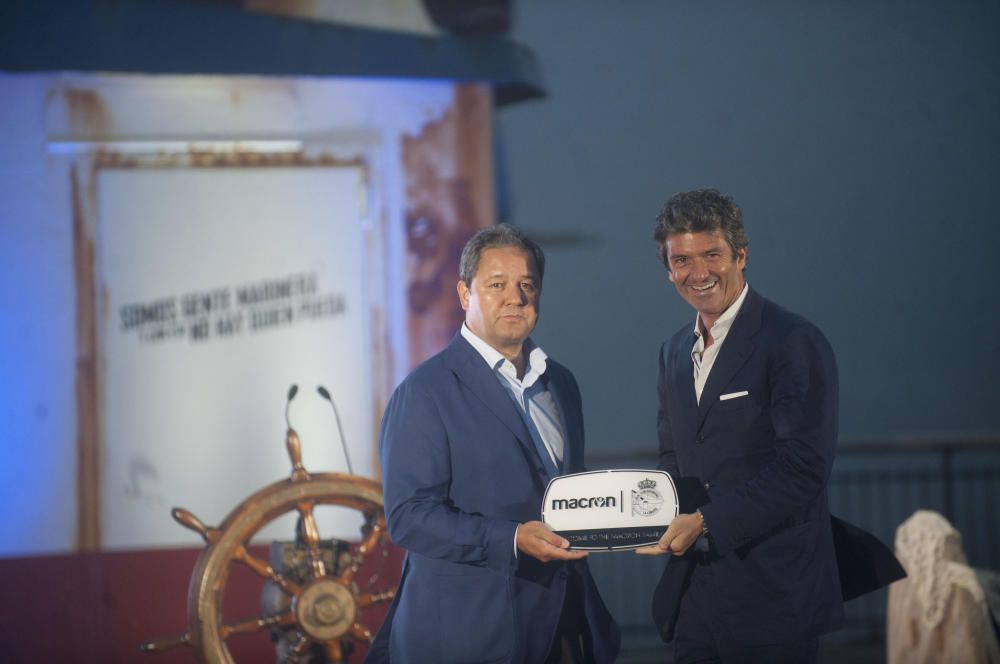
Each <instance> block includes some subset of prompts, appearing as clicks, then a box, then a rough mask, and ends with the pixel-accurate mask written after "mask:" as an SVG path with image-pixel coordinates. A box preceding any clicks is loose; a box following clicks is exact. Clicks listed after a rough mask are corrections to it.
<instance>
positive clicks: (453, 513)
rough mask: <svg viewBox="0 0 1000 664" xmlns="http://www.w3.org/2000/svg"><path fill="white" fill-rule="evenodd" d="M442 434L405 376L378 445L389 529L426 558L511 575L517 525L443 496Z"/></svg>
mask: <svg viewBox="0 0 1000 664" xmlns="http://www.w3.org/2000/svg"><path fill="white" fill-rule="evenodd" d="M449 444H450V441H449V440H448V434H447V431H446V429H445V426H444V422H443V420H442V417H441V414H440V412H439V410H438V407H437V404H436V403H435V401H434V399H433V397H432V396H431V394H430V393H429V392H428V391H427V390H426V389H425V388H424V387H423V386H421V385H419V384H410V383H408V382H404V383H403V384H402V385H401V386H400V387H399V388H397V390H396V392H395V393H394V394H393V396H392V399H390V401H389V405H388V407H387V408H386V412H385V416H384V417H383V419H382V431H381V435H380V437H379V450H380V454H381V459H382V482H383V486H384V490H385V513H386V520H387V522H388V526H389V535H390V536H391V537H392V541H393V543H394V544H396V545H397V546H400V547H403V548H404V549H406V550H408V551H413V552H415V553H419V554H421V555H423V556H426V557H428V558H437V559H442V560H447V561H450V562H453V563H459V564H465V565H473V566H477V567H487V568H490V569H493V570H494V571H497V572H499V573H501V574H507V573H510V572H511V571H512V570H513V568H514V566H515V563H516V560H515V557H514V532H515V529H516V527H517V523H516V522H514V521H506V520H501V519H494V518H490V517H488V516H484V515H482V514H469V513H466V512H463V511H461V510H460V509H458V508H457V507H456V506H455V505H454V504H453V503H452V501H451V500H450V499H449V493H448V491H449V487H450V484H451V472H452V470H451V460H450V457H451V455H450V453H449Z"/></svg>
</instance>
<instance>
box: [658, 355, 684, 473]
mask: <svg viewBox="0 0 1000 664" xmlns="http://www.w3.org/2000/svg"><path fill="white" fill-rule="evenodd" d="M666 352H667V344H664V345H663V346H661V347H660V367H659V374H658V377H657V381H656V393H657V397H658V398H659V409H658V410H657V413H656V432H657V436H658V438H659V441H660V459H659V462H658V463H657V465H656V467H657V469H659V470H665V471H667V472H668V473H670V477H672V478H673V479H674V481H676V480H677V479H678V478H679V477H680V470H679V469H678V467H677V453H676V452H675V451H674V441H673V434H672V433H671V432H670V412H669V410H668V408H667V375H668V374H667V372H668V367H667V363H666V362H665V359H664V354H665V353H666Z"/></svg>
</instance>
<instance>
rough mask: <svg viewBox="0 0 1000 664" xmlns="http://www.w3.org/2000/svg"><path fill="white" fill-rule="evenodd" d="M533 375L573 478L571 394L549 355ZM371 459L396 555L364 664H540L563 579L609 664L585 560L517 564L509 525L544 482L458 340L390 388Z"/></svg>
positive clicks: (482, 372)
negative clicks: (543, 382)
mask: <svg viewBox="0 0 1000 664" xmlns="http://www.w3.org/2000/svg"><path fill="white" fill-rule="evenodd" d="M544 378H545V379H547V380H548V387H549V390H550V391H551V392H552V394H553V396H554V398H555V401H556V403H557V404H558V407H559V410H560V412H561V414H562V418H563V422H564V425H565V432H566V441H565V450H564V462H563V466H564V467H563V471H564V472H577V471H581V470H583V416H582V414H581V410H580V391H579V389H578V387H577V385H576V381H575V379H574V378H573V375H572V374H571V373H570V372H569V371H568V370H567V369H566V368H564V367H563V366H561V365H559V364H558V363H556V362H554V361H552V360H551V359H550V360H548V362H547V369H546V372H545V377H544ZM379 450H380V454H381V460H382V480H383V486H384V490H385V512H386V518H387V521H388V524H389V534H390V535H391V537H392V540H393V542H394V543H395V544H396V545H397V546H400V547H402V548H404V549H406V560H405V562H404V565H403V575H402V579H401V581H400V585H399V590H398V592H397V595H396V599H395V601H394V602H393V605H392V606H391V607H390V610H389V615H388V617H387V618H386V620H385V622H384V623H383V625H382V628H381V629H380V630H379V633H378V635H377V637H376V640H375V643H374V644H373V645H372V648H371V651H370V653H369V657H368V660H367V661H372V662H383V661H392V662H393V663H394V664H397V663H398V664H403V663H406V662H414V663H415V664H426V663H427V662H435V663H445V662H512V663H514V662H516V663H518V664H520V663H522V662H538V661H542V660H543V659H544V658H545V655H546V654H547V653H548V651H549V649H550V647H551V643H552V637H553V635H554V633H555V631H556V627H557V623H558V621H559V616H560V613H561V610H562V605H563V597H564V595H565V592H566V584H567V578H568V577H569V575H571V574H575V575H579V576H580V577H581V580H582V584H583V588H584V593H585V610H586V616H587V621H588V624H589V626H590V631H591V635H592V636H593V649H594V656H595V659H596V661H597V662H611V661H613V660H614V658H615V656H616V654H617V652H618V645H619V634H618V628H617V626H616V625H615V624H614V621H613V620H612V619H611V616H610V615H609V614H608V611H607V609H606V608H605V606H604V604H603V602H602V601H601V598H600V596H599V594H598V592H597V588H596V586H595V585H594V582H593V579H592V578H591V576H590V571H589V568H588V567H587V564H586V561H583V560H581V561H572V562H569V563H565V562H549V563H542V562H539V561H538V560H536V559H534V558H531V557H528V556H524V555H520V556H515V553H514V531H515V528H516V526H517V524H518V523H522V522H525V521H530V520H537V519H539V518H540V515H541V507H542V497H543V494H544V491H545V487H546V486H547V484H548V481H549V477H548V475H547V474H546V470H545V468H544V466H543V465H542V461H541V459H540V457H539V455H538V452H537V451H536V449H535V446H534V444H533V442H532V439H531V436H530V434H529V433H528V429H527V427H526V425H525V423H524V420H523V419H522V416H521V414H520V412H519V410H518V408H517V406H516V404H515V403H514V402H513V400H512V399H511V398H510V395H509V394H508V393H507V392H506V391H505V390H504V388H503V387H502V386H501V385H500V383H499V381H498V380H497V377H496V375H495V374H494V373H493V371H492V370H491V369H490V368H489V367H488V366H487V364H486V362H485V361H484V360H483V358H482V356H481V355H480V354H479V353H478V352H477V351H476V350H475V348H473V347H472V345H471V344H469V342H468V341H466V340H465V339H464V338H463V337H462V336H461V335H456V337H455V338H454V339H453V340H452V342H451V343H450V344H449V346H448V347H447V348H446V349H445V350H444V351H442V352H441V353H439V354H437V355H435V356H434V357H432V358H431V359H429V360H428V361H426V362H424V363H423V364H421V365H420V366H419V367H417V368H416V369H415V370H414V371H413V372H412V373H411V374H410V375H409V376H408V377H407V378H406V380H404V381H403V383H402V384H400V386H399V387H398V388H397V389H396V391H395V392H394V393H393V395H392V398H391V399H390V401H389V405H388V406H387V408H386V411H385V415H384V417H383V418H382V430H381V435H380V439H379Z"/></svg>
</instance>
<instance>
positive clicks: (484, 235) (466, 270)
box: [458, 224, 545, 286]
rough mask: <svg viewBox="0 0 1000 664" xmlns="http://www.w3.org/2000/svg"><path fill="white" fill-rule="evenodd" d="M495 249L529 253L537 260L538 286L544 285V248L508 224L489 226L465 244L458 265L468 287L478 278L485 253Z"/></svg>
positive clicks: (460, 275) (459, 274) (459, 272)
mask: <svg viewBox="0 0 1000 664" xmlns="http://www.w3.org/2000/svg"><path fill="white" fill-rule="evenodd" d="M494 247H517V248H519V249H523V250H524V251H525V252H527V254H528V255H529V256H531V257H532V258H534V259H535V268H536V269H537V270H538V282H539V283H538V285H539V286H541V285H542V284H541V282H542V278H543V277H544V276H545V253H544V252H543V251H542V248H541V247H539V246H538V245H537V244H535V242H534V241H533V240H532V239H531V238H529V237H528V236H527V235H525V234H524V233H522V232H521V231H520V230H519V229H517V228H515V227H513V226H510V225H508V224H495V225H493V226H487V227H486V228H484V229H483V230H481V231H479V232H478V233H476V234H475V235H473V236H472V237H471V238H469V241H468V242H466V243H465V248H464V249H462V258H461V259H460V260H459V263H458V276H459V278H460V279H461V280H462V281H464V282H465V285H466V286H471V285H472V278H473V277H474V276H476V270H478V269H479V259H480V257H481V256H482V255H483V251H484V250H485V249H492V248H494Z"/></svg>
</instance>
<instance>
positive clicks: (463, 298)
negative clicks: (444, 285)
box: [456, 279, 469, 311]
mask: <svg viewBox="0 0 1000 664" xmlns="http://www.w3.org/2000/svg"><path fill="white" fill-rule="evenodd" d="M456 288H457V289H458V301H459V303H460V304H461V305H462V311H468V310H469V287H468V286H466V285H465V282H464V281H462V280H461V279H459V280H458V286H456Z"/></svg>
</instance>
